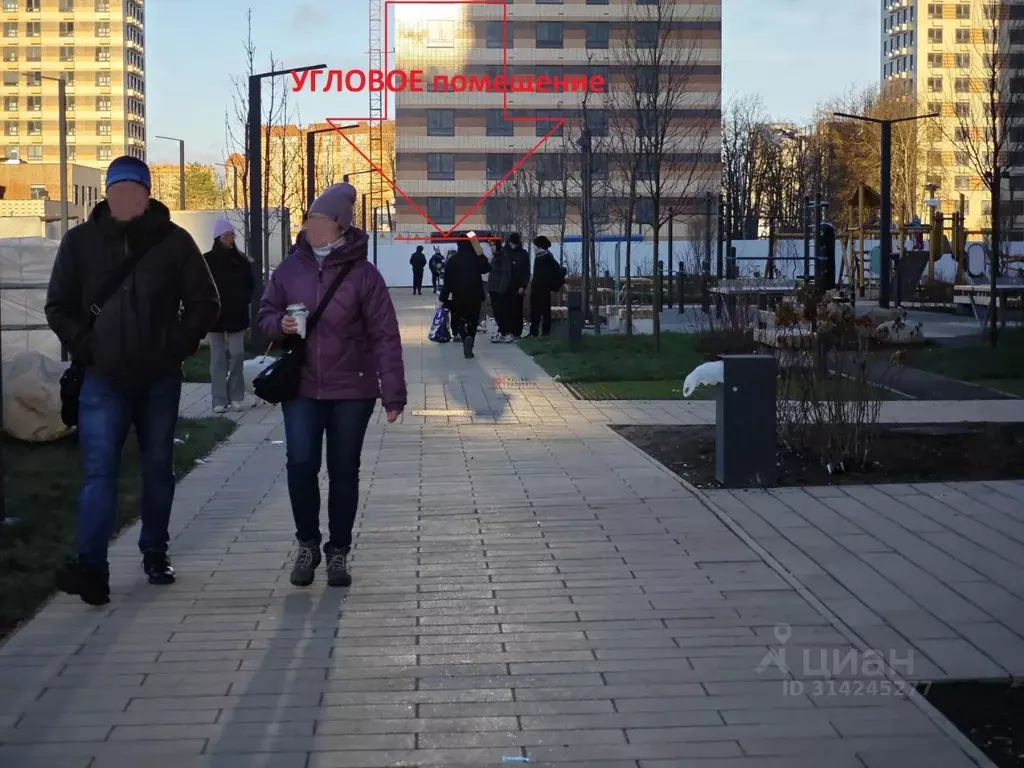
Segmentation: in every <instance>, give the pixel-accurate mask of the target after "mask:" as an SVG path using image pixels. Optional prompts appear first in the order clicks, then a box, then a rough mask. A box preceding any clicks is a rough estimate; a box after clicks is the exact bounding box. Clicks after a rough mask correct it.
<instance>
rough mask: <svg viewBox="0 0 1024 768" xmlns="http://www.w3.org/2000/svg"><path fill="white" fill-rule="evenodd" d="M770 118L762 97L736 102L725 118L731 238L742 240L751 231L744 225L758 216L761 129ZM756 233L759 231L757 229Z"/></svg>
mask: <svg viewBox="0 0 1024 768" xmlns="http://www.w3.org/2000/svg"><path fill="white" fill-rule="evenodd" d="M767 124H768V118H767V115H766V114H765V111H764V107H763V105H762V103H761V99H760V97H757V96H741V97H737V98H735V99H734V100H733V101H732V102H731V103H730V104H729V106H728V108H727V109H726V110H725V111H724V113H723V118H722V188H723V192H724V194H725V198H726V202H727V204H728V206H729V209H730V210H731V211H732V216H731V229H732V231H731V233H730V234H731V235H732V237H733V238H734V239H737V240H741V239H744V238H745V237H746V236H747V232H748V231H749V228H748V227H747V226H745V224H746V223H747V222H748V221H749V220H750V219H751V217H752V216H756V214H755V213H753V210H754V195H755V190H756V189H757V188H758V185H757V182H756V178H755V177H756V168H757V158H758V149H759V147H760V146H761V143H762V129H763V128H764V126H766V125H767ZM755 232H756V227H755Z"/></svg>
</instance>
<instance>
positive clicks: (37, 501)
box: [0, 418, 235, 637]
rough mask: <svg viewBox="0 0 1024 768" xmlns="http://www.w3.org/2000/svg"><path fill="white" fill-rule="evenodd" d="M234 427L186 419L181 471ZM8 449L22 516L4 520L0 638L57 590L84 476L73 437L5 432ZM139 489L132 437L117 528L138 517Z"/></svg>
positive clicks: (11, 496) (13, 497)
mask: <svg viewBox="0 0 1024 768" xmlns="http://www.w3.org/2000/svg"><path fill="white" fill-rule="evenodd" d="M234 429H235V424H234V422H232V421H230V420H229V419H219V418H213V419H195V420H193V419H182V420H180V421H179V423H178V433H177V434H178V438H179V439H181V440H184V443H180V444H178V445H176V449H175V456H174V466H175V473H176V475H177V477H178V478H179V479H180V478H182V477H184V476H185V475H186V474H188V472H189V471H190V470H191V469H192V468H193V467H194V466H195V462H196V459H200V458H202V457H204V456H207V455H209V454H210V452H211V451H212V450H213V448H214V446H216V445H217V443H219V442H221V441H222V440H224V439H226V438H227V437H228V436H229V435H230V434H231V433H232V431H234ZM3 452H4V457H3V458H4V476H5V482H6V489H5V490H6V498H7V516H8V518H10V519H12V520H15V519H16V520H17V522H12V523H10V524H7V525H4V526H0V637H3V636H4V635H5V634H6V633H8V632H10V631H11V630H12V629H13V628H14V627H15V626H16V625H17V624H18V623H19V622H21V621H24V620H25V619H28V618H30V617H31V616H32V615H34V614H35V612H36V611H37V610H38V608H39V606H40V604H41V603H42V602H43V601H44V600H46V599H47V598H48V597H49V596H50V595H51V594H52V593H53V590H54V587H53V572H54V570H55V569H56V568H57V566H58V565H59V564H60V563H61V562H62V561H63V560H64V559H65V558H66V557H68V556H69V555H71V554H73V553H74V548H75V537H76V533H77V518H78V511H77V507H78V490H79V485H80V483H81V478H82V470H81V461H80V459H79V453H78V443H77V441H76V440H75V439H74V437H73V436H72V437H71V438H68V439H66V440H62V441H60V442H56V443H45V444H39V445H36V444H30V443H22V442H19V441H16V440H12V439H10V438H4V441H3ZM141 492H142V488H141V479H140V477H139V454H138V450H137V448H136V444H135V438H134V435H133V436H131V437H130V438H129V441H128V444H127V446H126V448H125V452H124V461H123V468H122V471H121V478H120V484H119V487H118V517H117V525H116V530H118V531H119V530H121V529H123V528H124V527H125V526H127V525H129V524H130V523H132V522H134V521H135V520H136V519H137V518H138V515H139V497H140V494H141Z"/></svg>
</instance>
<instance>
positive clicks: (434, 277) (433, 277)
mask: <svg viewBox="0 0 1024 768" xmlns="http://www.w3.org/2000/svg"><path fill="white" fill-rule="evenodd" d="M430 282H431V284H432V286H433V289H434V293H437V289H438V287H439V286H440V285H441V275H439V274H434V273H433V272H431V273H430Z"/></svg>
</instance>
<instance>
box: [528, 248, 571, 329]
mask: <svg viewBox="0 0 1024 768" xmlns="http://www.w3.org/2000/svg"><path fill="white" fill-rule="evenodd" d="M533 245H534V247H535V248H536V249H537V251H536V255H535V256H534V257H533V282H532V283H531V284H530V335H531V336H534V337H536V336H539V335H543V336H550V335H551V294H552V293H554V292H555V291H559V290H561V289H562V286H563V285H565V273H566V270H565V267H563V266H560V265H559V263H558V262H557V261H555V257H554V256H552V255H551V241H550V240H548V239H547V238H546V237H544V236H543V235H541V236H540V237H538V238H537V239H536V240H534V241H533Z"/></svg>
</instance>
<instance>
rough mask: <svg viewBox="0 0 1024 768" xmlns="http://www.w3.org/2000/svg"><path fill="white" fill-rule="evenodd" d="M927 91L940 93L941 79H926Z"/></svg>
mask: <svg viewBox="0 0 1024 768" xmlns="http://www.w3.org/2000/svg"><path fill="white" fill-rule="evenodd" d="M928 90H929V91H931V92H932V93H942V78H941V77H929V78H928Z"/></svg>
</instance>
